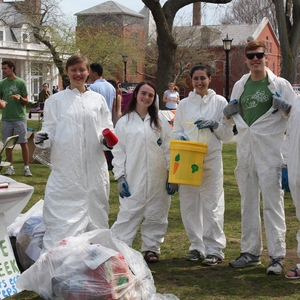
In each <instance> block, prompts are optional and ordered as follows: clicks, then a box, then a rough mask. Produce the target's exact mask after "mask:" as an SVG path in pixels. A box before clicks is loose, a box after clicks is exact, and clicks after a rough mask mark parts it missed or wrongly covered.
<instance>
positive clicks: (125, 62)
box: [122, 54, 128, 82]
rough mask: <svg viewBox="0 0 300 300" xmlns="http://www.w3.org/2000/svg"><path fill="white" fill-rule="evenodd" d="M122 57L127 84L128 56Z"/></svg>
mask: <svg viewBox="0 0 300 300" xmlns="http://www.w3.org/2000/svg"><path fill="white" fill-rule="evenodd" d="M122 57H123V63H124V82H127V79H126V73H127V69H126V66H127V59H128V56H127V55H125V54H124V55H122Z"/></svg>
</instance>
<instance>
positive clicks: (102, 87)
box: [89, 63, 116, 113]
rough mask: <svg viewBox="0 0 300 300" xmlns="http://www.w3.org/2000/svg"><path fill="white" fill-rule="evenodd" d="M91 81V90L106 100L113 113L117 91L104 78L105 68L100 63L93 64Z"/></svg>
mask: <svg viewBox="0 0 300 300" xmlns="http://www.w3.org/2000/svg"><path fill="white" fill-rule="evenodd" d="M89 81H90V83H91V85H90V89H91V90H92V91H94V92H96V93H99V94H101V95H102V96H103V97H104V98H105V100H106V102H107V106H108V108H109V111H110V112H111V113H112V106H113V103H114V100H115V98H116V89H115V88H114V87H113V86H112V85H111V84H110V83H109V82H107V81H106V80H105V79H104V78H103V68H102V66H101V65H100V64H99V63H92V64H91V71H90V75H89Z"/></svg>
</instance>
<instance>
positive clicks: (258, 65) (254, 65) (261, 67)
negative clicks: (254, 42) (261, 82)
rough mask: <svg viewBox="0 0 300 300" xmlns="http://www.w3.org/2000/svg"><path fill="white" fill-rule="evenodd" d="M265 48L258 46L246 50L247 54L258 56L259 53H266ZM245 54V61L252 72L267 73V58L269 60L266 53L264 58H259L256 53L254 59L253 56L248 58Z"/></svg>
mask: <svg viewBox="0 0 300 300" xmlns="http://www.w3.org/2000/svg"><path fill="white" fill-rule="evenodd" d="M264 52H265V49H264V48H263V47H258V48H256V49H255V50H248V51H247V52H246V55H247V54H257V53H258V56H259V55H260V54H259V53H264ZM246 55H245V57H244V60H245V63H246V64H247V66H248V68H249V70H250V71H251V73H255V74H260V73H263V74H264V73H265V65H266V60H267V55H264V56H263V57H262V58H258V57H257V56H256V55H254V57H253V59H252V57H250V58H251V59H250V58H247V56H246Z"/></svg>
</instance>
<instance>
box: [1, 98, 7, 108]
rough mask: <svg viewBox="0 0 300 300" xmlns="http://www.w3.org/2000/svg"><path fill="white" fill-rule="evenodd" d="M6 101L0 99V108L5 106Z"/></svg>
mask: <svg viewBox="0 0 300 300" xmlns="http://www.w3.org/2000/svg"><path fill="white" fill-rule="evenodd" d="M6 104H7V102H6V101H5V100H2V99H0V109H3V108H4V107H5V106H6Z"/></svg>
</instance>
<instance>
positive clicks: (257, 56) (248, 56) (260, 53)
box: [246, 52, 267, 59]
mask: <svg viewBox="0 0 300 300" xmlns="http://www.w3.org/2000/svg"><path fill="white" fill-rule="evenodd" d="M266 55H267V54H266V52H257V53H247V54H246V57H247V58H248V59H253V58H254V56H256V58H257V59H262V58H263V57H264V56H266Z"/></svg>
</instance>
